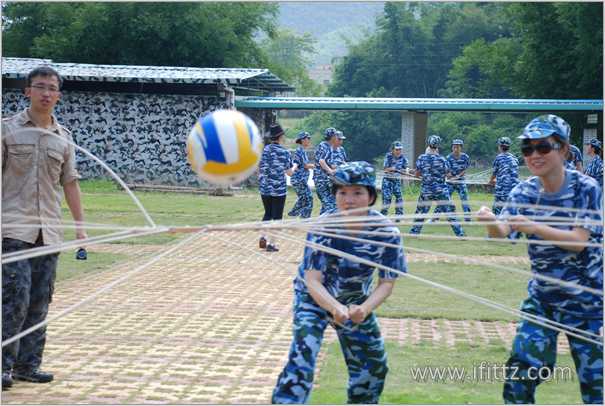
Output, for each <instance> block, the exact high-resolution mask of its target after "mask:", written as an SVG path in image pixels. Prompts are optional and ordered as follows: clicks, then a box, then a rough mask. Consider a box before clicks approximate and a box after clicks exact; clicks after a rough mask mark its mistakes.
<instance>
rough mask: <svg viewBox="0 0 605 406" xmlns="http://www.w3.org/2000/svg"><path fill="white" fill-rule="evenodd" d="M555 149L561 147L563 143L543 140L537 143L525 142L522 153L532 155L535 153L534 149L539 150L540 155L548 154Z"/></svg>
mask: <svg viewBox="0 0 605 406" xmlns="http://www.w3.org/2000/svg"><path fill="white" fill-rule="evenodd" d="M553 149H554V150H559V149H561V144H558V143H556V142H555V143H550V142H548V141H545V142H541V143H539V144H536V145H532V144H523V145H522V146H521V153H522V154H523V156H531V154H533V153H534V151H538V154H540V155H546V154H548V153H549V152H550V151H552V150H553Z"/></svg>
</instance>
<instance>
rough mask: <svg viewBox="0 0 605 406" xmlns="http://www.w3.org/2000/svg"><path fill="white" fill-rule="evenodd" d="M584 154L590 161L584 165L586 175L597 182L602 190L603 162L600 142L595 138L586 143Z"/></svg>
mask: <svg viewBox="0 0 605 406" xmlns="http://www.w3.org/2000/svg"><path fill="white" fill-rule="evenodd" d="M585 145H586V154H587V155H588V156H589V157H591V158H592V159H591V160H590V162H589V163H588V165H586V172H584V173H585V174H586V175H588V176H590V177H591V178H593V179H594V180H596V181H597V183H598V184H599V186H600V187H601V188H603V160H602V159H601V141H599V140H597V139H596V138H593V139H591V140H590V141H588V142H586V144H585Z"/></svg>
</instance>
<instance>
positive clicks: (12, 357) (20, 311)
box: [2, 238, 59, 372]
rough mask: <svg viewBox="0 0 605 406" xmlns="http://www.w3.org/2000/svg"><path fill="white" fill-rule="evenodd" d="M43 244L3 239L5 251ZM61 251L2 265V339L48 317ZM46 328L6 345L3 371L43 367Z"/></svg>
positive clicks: (4, 252)
mask: <svg viewBox="0 0 605 406" xmlns="http://www.w3.org/2000/svg"><path fill="white" fill-rule="evenodd" d="M37 245H41V244H30V243H27V242H24V241H20V240H14V239H12V238H3V239H2V252H3V254H6V253H9V252H15V251H22V250H25V249H29V248H33V247H35V246H37ZM58 257H59V254H50V255H43V256H40V257H35V258H31V259H24V260H21V261H16V262H11V263H8V264H4V265H2V341H4V340H7V339H9V338H11V337H13V336H15V335H17V334H19V333H20V332H21V331H23V330H27V329H28V328H30V327H31V326H34V325H36V324H38V323H39V322H41V321H43V320H44V319H46V315H47V313H48V305H49V304H50V302H51V300H52V294H53V290H54V284H55V275H56V269H57V259H58ZM45 343H46V327H41V328H39V329H38V330H36V331H34V332H32V333H30V334H28V335H26V336H25V337H23V338H21V339H20V340H18V341H15V342H13V343H11V344H9V345H6V346H4V347H2V371H3V372H4V371H10V370H12V369H17V370H25V371H27V370H32V369H37V368H39V367H40V364H41V363H42V353H43V352H44V344H45Z"/></svg>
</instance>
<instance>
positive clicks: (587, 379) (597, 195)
mask: <svg viewBox="0 0 605 406" xmlns="http://www.w3.org/2000/svg"><path fill="white" fill-rule="evenodd" d="M570 132H571V131H570V127H569V125H568V124H567V123H566V122H565V121H564V120H563V119H561V118H560V117H557V116H555V115H552V114H549V115H544V116H540V117H537V118H535V119H534V120H532V121H531V122H530V123H529V124H528V125H527V126H526V127H525V129H524V131H523V134H522V135H521V136H520V137H519V138H520V139H521V140H522V146H521V152H522V153H523V157H524V160H525V163H526V164H527V167H528V168H529V170H530V171H531V173H532V174H533V175H534V176H533V177H530V178H529V179H527V180H526V181H524V182H521V183H520V184H518V185H517V186H516V187H515V188H514V189H513V190H512V191H511V192H510V194H509V196H508V199H507V201H506V204H505V206H504V208H503V209H502V212H501V214H500V216H498V217H497V218H496V216H495V215H494V214H493V212H492V211H491V210H490V209H489V208H487V207H485V206H484V207H482V208H481V209H480V210H479V211H478V213H477V215H478V218H479V220H480V221H489V222H490V224H488V225H487V230H488V234H489V236H490V237H499V238H503V237H507V236H509V237H512V238H517V237H518V236H519V235H520V233H524V234H525V235H526V236H527V239H528V240H535V241H537V242H538V241H540V242H542V241H548V242H549V243H551V244H538V243H536V244H528V249H527V250H528V254H529V257H530V261H531V269H532V272H534V273H536V274H540V275H543V276H548V277H551V278H555V279H559V280H562V281H566V282H571V283H575V284H580V285H582V286H584V287H588V288H592V289H593V290H596V291H602V290H603V249H602V248H601V247H596V246H585V245H581V244H576V245H569V244H566V243H570V242H571V243H596V244H599V245H601V244H602V241H603V227H602V209H603V208H602V194H601V193H602V192H601V188H600V187H599V186H598V185H597V183H596V182H595V180H594V179H592V178H590V177H588V176H586V175H584V174H582V173H580V172H578V171H575V170H569V169H566V168H565V166H564V162H565V158H566V156H567V152H568V149H569V135H570ZM566 219H567V221H568V223H567V224H561V223H564V221H565V220H566ZM553 221H557V222H558V224H556V225H554V224H553V225H549V223H548V222H550V223H551V224H552V222H553ZM528 293H529V296H528V298H527V299H526V300H525V301H524V302H523V303H522V305H521V311H523V312H525V313H529V314H531V315H533V316H537V317H539V318H541V319H546V320H544V321H545V322H548V321H554V322H557V323H561V324H563V325H564V326H568V327H569V328H575V329H579V331H580V333H582V332H586V333H589V334H593V335H596V337H598V336H601V338H602V333H601V330H602V328H603V296H602V295H597V294H594V293H591V292H589V291H587V290H583V289H577V288H574V287H567V286H562V285H560V284H558V283H555V282H551V281H544V280H543V279H535V278H534V279H531V280H530V282H529V284H528ZM557 336H558V331H555V330H552V329H549V328H546V327H542V326H539V325H537V324H534V323H531V322H529V321H527V320H525V319H523V320H521V321H520V322H519V324H518V327H517V334H516V337H515V339H514V341H513V348H512V351H511V356H510V358H509V360H508V362H507V364H506V365H507V372H506V380H505V383H504V391H503V396H504V401H505V402H506V403H534V402H535V399H534V393H535V390H536V387H537V386H538V385H539V384H540V383H541V381H542V379H540V375H541V376H544V375H543V374H537V373H536V372H537V371H541V370H543V369H544V368H547V369H548V370H550V371H551V372H552V370H553V368H554V366H555V360H556V354H557ZM584 336H585V337H587V336H586V335H584ZM567 339H568V342H569V347H570V350H571V354H572V357H573V359H574V363H575V366H576V371H577V375H578V380H579V381H580V391H581V393H582V400H583V401H584V402H585V403H603V346H602V345H597V344H593V343H590V342H588V341H585V340H581V339H579V338H576V337H573V336H570V335H568V336H567Z"/></svg>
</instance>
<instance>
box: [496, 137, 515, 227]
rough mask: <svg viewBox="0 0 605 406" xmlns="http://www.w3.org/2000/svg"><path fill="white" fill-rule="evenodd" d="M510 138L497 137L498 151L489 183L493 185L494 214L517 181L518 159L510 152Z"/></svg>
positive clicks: (497, 212)
mask: <svg viewBox="0 0 605 406" xmlns="http://www.w3.org/2000/svg"><path fill="white" fill-rule="evenodd" d="M510 144H511V141H510V138H508V137H500V138H499V139H498V151H499V154H498V156H496V159H495V160H494V164H493V168H494V170H493V172H492V177H491V179H490V180H489V184H491V185H495V188H494V205H493V207H492V210H493V211H494V214H495V215H498V214H500V210H502V205H503V204H504V202H506V199H507V198H508V194H509V192H510V191H511V190H512V189H513V188H514V187H515V186H516V185H517V183H519V174H518V169H519V161H517V158H515V156H514V155H513V154H511V153H510V152H508V150H509V148H510Z"/></svg>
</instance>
